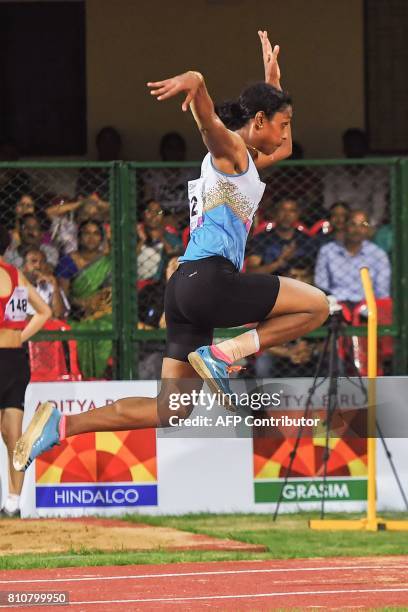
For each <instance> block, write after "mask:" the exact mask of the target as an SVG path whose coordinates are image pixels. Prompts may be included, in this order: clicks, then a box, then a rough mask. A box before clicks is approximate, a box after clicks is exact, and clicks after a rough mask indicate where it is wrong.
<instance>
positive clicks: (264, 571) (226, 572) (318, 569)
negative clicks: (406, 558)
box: [0, 565, 408, 584]
mask: <svg viewBox="0 0 408 612" xmlns="http://www.w3.org/2000/svg"><path fill="white" fill-rule="evenodd" d="M56 569H60V570H63V569H64V568H56ZM393 569H405V570H408V565H344V566H337V567H336V566H335V567H333V566H331V567H327V566H322V567H296V568H295V567H291V568H285V567H283V568H270V569H245V570H219V571H211V572H210V571H207V572H180V573H171V574H127V575H126V574H125V575H122V576H98V575H95V576H94V577H92V576H89V575H88V576H81V577H80V578H36V579H32V578H30V579H27V580H0V584H24V583H30V584H32V583H40V582H46V583H48V582H50V583H51V582H84V581H87V580H88V581H89V580H90V581H93V580H139V579H145V578H179V577H180V578H183V577H185V576H223V575H231V574H233V575H235V574H272V573H279V572H285V573H287V572H338V571H341V570H393ZM13 571H14V570H13ZM27 571H33V570H27ZM34 571H35V570H34Z"/></svg>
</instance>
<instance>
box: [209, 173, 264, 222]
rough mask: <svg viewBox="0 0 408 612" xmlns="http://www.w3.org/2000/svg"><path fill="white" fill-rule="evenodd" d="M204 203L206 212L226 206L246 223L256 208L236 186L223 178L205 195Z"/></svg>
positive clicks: (218, 179)
mask: <svg viewBox="0 0 408 612" xmlns="http://www.w3.org/2000/svg"><path fill="white" fill-rule="evenodd" d="M203 202H204V212H206V211H209V210H212V209H213V208H217V206H222V205H223V204H226V205H227V206H229V207H230V208H231V209H232V211H233V212H234V213H235V214H236V215H237V217H239V218H240V219H241V220H242V221H244V222H245V221H247V220H248V219H250V218H251V214H252V211H253V207H254V205H253V203H252V202H251V201H250V200H248V198H246V197H245V196H244V195H243V194H242V193H241V192H240V190H239V189H238V187H237V186H236V185H234V184H233V183H231V182H230V181H227V180H225V179H222V178H217V182H216V184H215V185H214V187H211V189H209V190H208V191H207V192H206V193H205V194H204V196H203Z"/></svg>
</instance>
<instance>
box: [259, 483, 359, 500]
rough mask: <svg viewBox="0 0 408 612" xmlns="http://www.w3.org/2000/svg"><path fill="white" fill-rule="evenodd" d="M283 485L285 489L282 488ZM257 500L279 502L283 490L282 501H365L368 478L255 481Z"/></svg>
mask: <svg viewBox="0 0 408 612" xmlns="http://www.w3.org/2000/svg"><path fill="white" fill-rule="evenodd" d="M282 487H283V490H282ZM254 489H255V502H256V503H265V502H277V501H278V500H279V496H280V493H281V490H282V502H285V503H290V502H297V503H298V502H316V501H321V500H322V499H323V498H324V499H325V500H327V501H336V502H338V501H365V500H366V499H367V480H366V479H361V478H357V479H353V478H347V479H328V480H327V481H326V483H324V482H323V480H307V479H299V480H295V479H293V478H291V479H289V481H288V482H287V483H286V485H284V480H283V479H279V480H270V481H263V482H259V481H258V482H255V484H254Z"/></svg>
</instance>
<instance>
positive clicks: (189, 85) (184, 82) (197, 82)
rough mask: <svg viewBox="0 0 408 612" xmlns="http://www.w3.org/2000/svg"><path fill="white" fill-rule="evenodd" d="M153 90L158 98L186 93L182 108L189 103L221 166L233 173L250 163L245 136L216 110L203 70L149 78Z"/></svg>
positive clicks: (207, 145) (204, 136)
mask: <svg viewBox="0 0 408 612" xmlns="http://www.w3.org/2000/svg"><path fill="white" fill-rule="evenodd" d="M147 86H148V87H150V88H151V92H150V93H151V94H152V95H153V96H156V98H157V100H167V99H168V98H172V97H173V96H176V95H177V94H179V93H182V92H185V93H186V94H187V95H186V97H185V99H184V102H183V104H182V107H181V108H182V110H183V111H187V110H188V108H189V106H190V108H191V111H192V113H193V115H194V119H195V120H196V123H197V125H198V128H199V130H200V132H201V135H202V137H203V140H204V143H205V145H206V147H207V149H208V150H209V151H210V153H211V155H212V157H213V159H214V161H215V162H216V165H217V167H218V169H219V170H222V171H223V172H227V173H231V174H234V173H236V172H238V173H239V172H243V171H245V170H246V168H247V166H248V156H247V150H246V146H245V143H244V141H243V140H242V138H241V137H240V136H239V135H238V134H236V133H235V132H232V131H231V130H229V129H228V128H227V127H226V126H225V125H224V123H223V122H222V121H221V119H220V118H219V117H218V115H217V114H216V112H215V108H214V103H213V101H212V99H211V97H210V95H209V93H208V91H207V87H206V85H205V81H204V77H203V75H202V74H201V73H199V72H195V71H193V70H190V71H188V72H184V73H183V74H179V75H178V76H175V77H172V78H170V79H165V80H164V81H156V82H153V83H152V82H149V83H147Z"/></svg>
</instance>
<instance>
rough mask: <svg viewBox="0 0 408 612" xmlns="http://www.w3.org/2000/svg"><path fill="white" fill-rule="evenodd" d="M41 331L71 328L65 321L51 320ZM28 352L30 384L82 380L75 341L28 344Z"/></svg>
mask: <svg viewBox="0 0 408 612" xmlns="http://www.w3.org/2000/svg"><path fill="white" fill-rule="evenodd" d="M43 329H44V330H48V331H67V330H70V329H71V327H70V326H69V325H68V323H66V322H65V321H60V320H58V319H51V320H50V321H47V323H46V324H45V325H44V328H43ZM64 345H65V346H64ZM66 349H67V350H66ZM28 351H29V358H30V368H31V382H51V381H61V380H71V381H75V380H82V374H81V371H80V369H79V365H78V351H77V342H76V340H63V341H62V340H54V341H52V342H49V341H47V342H29V343H28Z"/></svg>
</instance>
